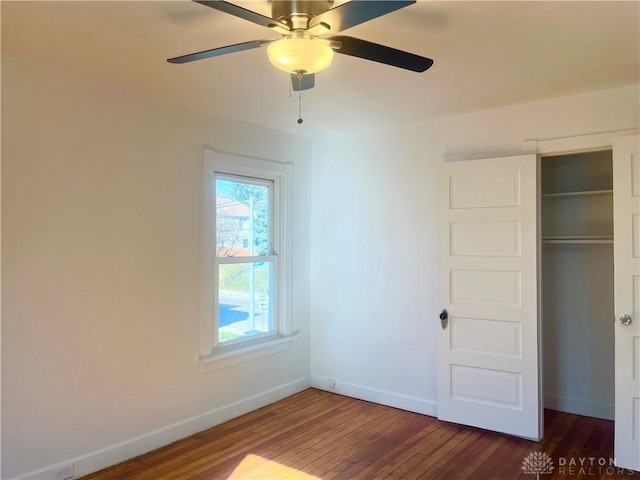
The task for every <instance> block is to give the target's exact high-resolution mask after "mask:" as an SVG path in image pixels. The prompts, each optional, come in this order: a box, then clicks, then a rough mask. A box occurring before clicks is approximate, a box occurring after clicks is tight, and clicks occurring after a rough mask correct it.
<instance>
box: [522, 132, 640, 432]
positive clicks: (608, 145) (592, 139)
mask: <svg viewBox="0 0 640 480" xmlns="http://www.w3.org/2000/svg"><path fill="white" fill-rule="evenodd" d="M639 134H640V129H637V128H636V129H628V130H613V131H609V132H600V133H592V134H586V135H574V136H568V137H557V138H548V139H528V140H523V142H522V151H523V152H522V153H535V154H536V155H537V163H538V169H540V159H541V157H543V156H544V157H550V156H558V155H568V154H574V153H586V152H594V151H602V150H612V149H613V139H614V138H616V137H624V136H629V135H639ZM539 181H540V171H539V170H538V182H539ZM540 191H541V190H540V184H539V183H538V199H537V202H538V205H537V207H538V218H537V221H538V338H539V341H538V362H539V364H538V372H539V377H538V386H539V388H538V391H539V395H540V399H539V404H538V405H539V408H540V412H539V414H540V415H539V417H540V423H541V425H540V432H541V435H542V436H544V428H543V427H544V388H543V387H544V383H543V378H542V375H543V371H544V366H543V364H542V362H543V359H544V352H543V344H544V335H543V332H542V300H543V298H542V295H543V292H542V228H541V227H542V225H541V208H540V207H541V195H540ZM612 314H613V312H612Z"/></svg>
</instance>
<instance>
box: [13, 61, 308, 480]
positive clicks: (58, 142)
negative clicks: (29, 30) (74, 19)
mask: <svg viewBox="0 0 640 480" xmlns="http://www.w3.org/2000/svg"><path fill="white" fill-rule="evenodd" d="M204 146H211V147H215V148H219V149H223V150H227V151H231V152H238V153H242V154H245V155H253V156H257V157H262V158H269V159H275V160H280V161H292V162H295V187H294V197H295V207H294V208H295V212H294V232H295V233H294V235H295V242H294V243H295V246H294V252H293V255H294V259H293V261H294V281H293V285H294V311H293V320H294V330H300V337H299V338H298V340H296V341H295V342H294V347H293V348H292V349H291V350H288V351H286V352H283V353H279V354H275V355H272V356H269V357H266V358H262V359H260V360H258V361H253V362H248V363H243V364H239V365H235V366H233V367H230V368H228V369H225V370H220V371H216V372H212V373H208V374H201V373H200V367H199V364H198V362H197V357H198V353H199V322H200V268H201V265H200V257H201V237H202V235H201V208H202V198H201V196H202V168H203V164H202V157H203V147H204ZM310 149H311V142H310V140H308V139H305V138H302V137H297V136H293V135H290V134H285V133H282V132H278V131H275V130H271V129H268V128H264V127H259V126H255V125H250V124H246V123H240V122H237V121H232V120H228V119H224V118H219V117H214V116H211V115H207V114H205V113H202V112H198V111H195V110H189V109H186V108H183V107H180V106H177V105H174V104H171V103H168V102H164V101H162V100H159V99H156V98H153V97H150V96H147V95H145V94H143V93H140V92H134V91H131V90H127V89H125V88H122V87H119V86H115V85H113V84H109V83H105V82H101V81H98V80H94V79H91V78H89V77H85V76H82V75H77V74H73V73H70V72H67V71H64V70H61V69H58V68H54V67H51V66H47V65H43V64H38V63H34V62H31V61H26V60H23V59H20V58H16V57H11V56H7V55H3V57H2V162H3V165H2V169H3V172H2V243H3V252H2V287H3V288H2V300H3V302H2V440H3V441H2V447H3V450H2V478H5V479H8V478H13V477H15V476H20V475H25V474H29V473H33V472H34V471H38V470H39V469H47V468H49V467H51V466H56V465H58V464H60V463H66V462H70V461H75V462H76V474H82V473H87V471H90V470H93V469H96V468H99V467H102V466H104V463H105V462H106V463H107V464H108V463H115V462H117V461H120V460H122V457H126V456H131V455H135V454H137V453H140V451H139V450H140V449H143V450H144V448H149V447H153V446H154V445H156V444H158V443H160V444H161V443H166V442H167V441H170V440H172V439H174V438H177V437H180V436H185V435H187V434H188V433H190V431H191V430H193V429H203V428H205V427H206V426H208V425H209V424H211V423H216V422H219V421H221V420H223V419H225V418H228V417H229V416H234V415H238V414H240V413H244V411H247V410H251V409H254V408H257V407H258V406H261V405H262V404H265V403H268V402H271V401H274V400H276V399H277V398H280V397H283V396H287V395H289V394H291V393H293V392H294V391H297V390H300V389H302V388H304V387H305V386H306V385H308V379H309V368H310V367H309V263H310V262H309V258H310V251H309V246H310V240H309V232H310V222H309V218H308V217H309V216H308V212H309V210H310V196H309V190H310ZM174 424H175V425H174ZM158 429H161V430H160V431H158ZM150 433H151V434H150ZM149 434H150V435H149ZM139 436H142V437H141V438H137V437H139ZM176 436H177V437H176ZM119 442H125V443H124V444H119ZM101 449H106V450H101ZM46 475H47V474H46V472H45V473H40V474H39V477H40V478H43V477H45V478H46Z"/></svg>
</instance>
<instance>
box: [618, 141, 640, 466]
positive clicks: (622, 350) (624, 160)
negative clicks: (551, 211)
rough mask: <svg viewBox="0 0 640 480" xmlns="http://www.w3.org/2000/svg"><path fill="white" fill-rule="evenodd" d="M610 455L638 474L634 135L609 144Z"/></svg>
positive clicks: (638, 195)
mask: <svg viewBox="0 0 640 480" xmlns="http://www.w3.org/2000/svg"><path fill="white" fill-rule="evenodd" d="M613 195H614V196H613V205H614V233H613V237H614V244H613V249H614V268H615V292H614V301H615V315H616V326H615V337H616V339H615V342H616V346H615V351H616V354H615V355H616V358H615V366H616V367H615V382H616V388H615V389H616V392H615V422H616V424H615V450H614V453H615V457H616V462H617V464H618V466H620V467H625V468H631V469H634V470H640V137H638V136H633V137H621V138H617V139H614V140H613Z"/></svg>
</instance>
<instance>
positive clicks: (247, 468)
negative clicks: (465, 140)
mask: <svg viewBox="0 0 640 480" xmlns="http://www.w3.org/2000/svg"><path fill="white" fill-rule="evenodd" d="M274 478H277V479H278V480H283V479H295V480H320V477H314V476H313V475H309V474H308V473H304V472H301V471H300V470H296V469H295V468H291V467H287V466H286V465H282V464H281V463H278V462H274V461H273V460H268V459H266V458H262V457H261V456H259V455H254V454H252V453H250V454H249V455H247V456H246V457H244V460H242V462H240V465H238V466H237V467H236V469H235V470H234V471H233V473H232V474H231V475H229V476H228V477H227V479H228V480H234V479H235V480H240V479H243V480H246V479H255V480H258V479H259V480H266V479H274Z"/></svg>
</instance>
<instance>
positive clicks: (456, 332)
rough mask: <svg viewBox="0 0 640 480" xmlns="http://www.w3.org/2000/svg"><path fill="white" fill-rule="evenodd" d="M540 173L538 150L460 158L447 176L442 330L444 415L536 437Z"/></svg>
mask: <svg viewBox="0 0 640 480" xmlns="http://www.w3.org/2000/svg"><path fill="white" fill-rule="evenodd" d="M536 170H537V161H536V156H535V155H523V156H517V157H504V158H497V159H488V160H474V161H465V162H450V163H444V164H442V168H441V175H440V182H439V183H440V186H441V187H440V211H439V213H440V219H439V234H440V238H439V249H440V251H439V301H440V307H439V308H440V309H446V310H447V312H448V319H447V320H448V321H447V324H446V325H445V326H444V328H443V326H442V325H440V326H439V327H438V332H439V335H438V418H439V419H441V420H446V421H450V422H455V423H461V424H464V425H472V426H476V427H481V428H485V429H489V430H494V431H499V432H504V433H509V434H512V435H517V436H521V437H526V438H532V439H538V438H540V437H541V435H542V432H541V422H540V408H539V406H540V391H539V382H538V371H539V364H538V358H539V353H538V352H539V350H538V294H537V292H538V276H537V249H538V247H537V245H538V242H537V240H538V233H537V231H538V228H537V225H538V222H537V215H536V212H537V204H538V201H537V192H536V183H537V182H536V178H537V173H536ZM434 321H438V319H437V318H435V319H434ZM438 322H439V321H438ZM439 323H440V322H439Z"/></svg>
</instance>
